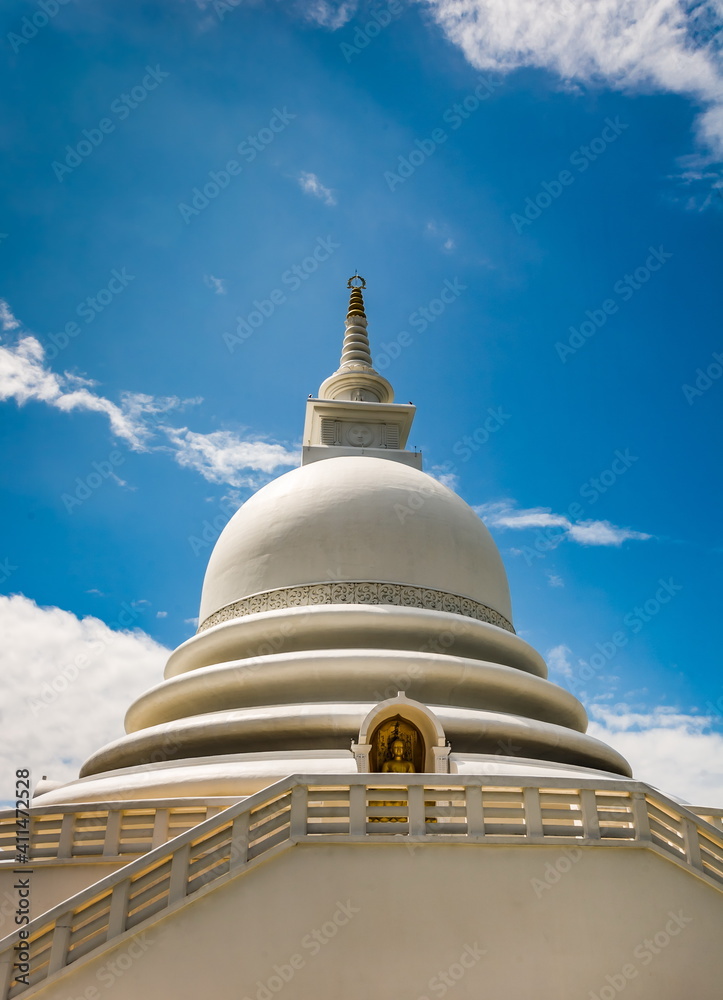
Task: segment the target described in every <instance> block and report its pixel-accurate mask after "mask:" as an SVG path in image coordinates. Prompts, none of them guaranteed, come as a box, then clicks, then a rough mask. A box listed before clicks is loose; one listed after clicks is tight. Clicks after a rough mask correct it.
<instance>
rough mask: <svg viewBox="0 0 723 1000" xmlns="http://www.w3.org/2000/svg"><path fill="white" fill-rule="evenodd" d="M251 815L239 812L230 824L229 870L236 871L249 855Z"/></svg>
mask: <svg viewBox="0 0 723 1000" xmlns="http://www.w3.org/2000/svg"><path fill="white" fill-rule="evenodd" d="M250 824H251V816H250V814H249V813H247V812H245V813H241V815H240V816H237V817H236V819H235V820H234V821H233V824H232V826H231V848H230V854H229V871H231V872H233V871H236V869H237V868H241V867H243V865H245V864H246V862H247V861H248V857H249V826H250Z"/></svg>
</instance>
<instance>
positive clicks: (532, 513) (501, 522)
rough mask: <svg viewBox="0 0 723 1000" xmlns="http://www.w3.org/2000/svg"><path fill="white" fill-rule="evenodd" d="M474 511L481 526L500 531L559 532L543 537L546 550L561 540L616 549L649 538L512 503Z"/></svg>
mask: <svg viewBox="0 0 723 1000" xmlns="http://www.w3.org/2000/svg"><path fill="white" fill-rule="evenodd" d="M474 509H475V510H476V512H477V513H478V514H479V516H480V517H481V518H482V520H483V521H484V522H485V524H487V525H488V526H489V527H492V528H500V529H501V530H503V531H504V530H516V531H520V530H524V529H530V528H559V529H560V531H559V534H548V535H546V542H547V543H549V546H550V547H553V546H554V545H555V543H556V542H561V541H562V540H563V539H565V538H566V539H568V540H569V541H572V542H577V543H578V544H579V545H614V546H620V545H622V543H623V542H625V541H628V540H629V539H634V540H637V541H646V540H647V539H650V538H652V537H653V536H652V535H647V534H645V533H644V532H642V531H633V529H632V528H619V527H618V526H617V525H615V524H611V523H610V521H592V520H591V521H571V520H570V518H569V517H566V516H565V515H564V514H554V513H553V512H552V511H551V510H550V508H549V507H529V508H527V509H520V508H518V507H517V506H516V505H515V501H514V500H495V501H492V502H491V503H485V504H482V505H481V506H478V507H475V508H474Z"/></svg>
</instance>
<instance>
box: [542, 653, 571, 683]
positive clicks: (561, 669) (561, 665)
mask: <svg viewBox="0 0 723 1000" xmlns="http://www.w3.org/2000/svg"><path fill="white" fill-rule="evenodd" d="M571 653H572V650H571V649H570V647H569V646H564V645H560V646H553V648H552V649H548V651H547V655H546V657H545V659H546V660H547V663H548V666H549V667H550V672H551V673H553V674H560V676H562V677H572V674H573V670H572V663H570V654H571Z"/></svg>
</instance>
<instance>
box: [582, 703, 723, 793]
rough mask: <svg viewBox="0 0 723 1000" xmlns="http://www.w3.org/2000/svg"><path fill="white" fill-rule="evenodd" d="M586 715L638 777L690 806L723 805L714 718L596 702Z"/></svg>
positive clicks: (722, 749) (720, 744)
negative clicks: (642, 709) (640, 709)
mask: <svg viewBox="0 0 723 1000" xmlns="http://www.w3.org/2000/svg"><path fill="white" fill-rule="evenodd" d="M590 715H591V716H592V721H591V723H590V727H589V730H588V731H589V733H590V735H591V736H595V737H597V739H600V740H603V741H604V742H605V743H608V744H610V745H611V746H613V747H615V749H616V750H618V751H619V752H620V753H621V754H622V755H623V756H624V757H625V758H626V759H627V760H628V761H629V762H630V764H631V765H632V768H633V774H634V776H635V777H636V778H639V779H640V780H641V781H646V782H648V783H649V784H651V785H654V786H655V787H656V788H659V789H660V790H661V791H662V792H665V793H666V794H668V795H673V796H674V797H676V798H678V799H682V800H684V801H685V802H689V803H690V804H691V805H694V806H723V733H720V732H717V731H715V730H714V729H713V728H712V726H711V723H712V722H713V721H714V720H712V719H710V718H709V717H707V716H701V715H692V714H686V713H684V712H681V711H679V710H678V709H676V708H671V707H670V706H657V707H655V708H653V709H651V710H649V711H645V712H635V711H632V710H631V709H630V708H628V706H626V705H618V706H614V707H609V706H604V705H600V704H597V705H593V706H592V707H591V709H590Z"/></svg>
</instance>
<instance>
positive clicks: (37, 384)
mask: <svg viewBox="0 0 723 1000" xmlns="http://www.w3.org/2000/svg"><path fill="white" fill-rule="evenodd" d="M0 304H1V305H0V309H4V313H0V315H5V317H6V319H5V322H6V323H8V324H12V325H10V326H8V327H7V329H10V330H16V329H18V328H20V327H21V324H20V323H19V321H18V320H16V319H15V317H14V316H13V315H12V312H11V311H10V309H9V307H8V305H7V303H6V302H3V301H2V300H0ZM94 385H95V383H94V382H92V381H90V380H89V379H86V378H83V377H80V376H78V375H74V374H71V373H69V372H63V373H59V372H54V371H53V370H52V369H51V368H50V367H49V366H48V364H47V363H46V359H45V349H44V347H43V345H42V344H41V343H40V341H39V340H38V339H37V337H35V336H33V335H32V334H31V333H27V332H21V333H20V334H19V335H18V336H17V339H16V342H15V343H0V400H3V401H6V400H14V401H15V402H16V403H17V404H18V405H19V406H23V405H24V404H26V403H29V402H31V401H34V402H39V403H45V404H46V405H48V406H51V407H53V408H54V409H57V410H61V411H63V412H65V413H69V412H72V411H85V412H89V413H99V414H102V415H103V416H104V417H105V418H106V419H107V421H108V423H109V425H110V429H111V431H112V433H113V435H114V436H115V437H116V438H119V439H120V440H122V441H124V442H125V443H126V445H127V446H128V447H129V448H131V449H132V450H133V451H141V452H143V451H145V452H150V451H159V452H170V453H171V454H172V455H173V457H174V459H175V460H176V462H178V464H179V465H181V466H183V467H184V468H189V469H194V470H195V471H196V472H199V473H200V474H201V475H202V476H203V477H204V478H205V479H207V480H208V481H209V482H212V483H228V484H229V485H230V486H236V487H238V486H253V487H257V486H259V485H261V481H260V479H259V477H258V476H254V475H249V474H246V473H245V470H248V471H249V472H250V473H257V472H264V473H268V474H270V473H273V472H274V471H276V470H277V469H279V468H282V467H285V466H292V465H295V464H296V463H297V461H298V455H297V453H296V452H295V451H290V450H288V449H287V448H285V447H284V446H283V445H280V444H272V443H269V442H267V441H265V440H262V439H258V438H257V439H253V438H251V439H244V438H242V437H240V436H239V435H238V434H236V433H235V432H234V431H212V432H211V433H208V434H202V433H199V432H196V431H192V430H189V429H188V428H187V427H176V426H173V425H172V424H171V423H170V422H169V421H170V418H171V414H172V413H174V412H176V413H177V412H179V411H181V410H183V409H184V408H185V407H186V406H188V405H195V404H197V403H200V402H201V400H200V399H186V400H181V399H179V398H178V397H175V396H172V397H160V398H157V397H154V396H151V395H148V394H146V393H139V392H121V393H120V402H119V403H115V402H113V401H112V400H110V399H107V398H106V397H105V396H101V395H99V394H98V393H97V392H94V391H93V387H94Z"/></svg>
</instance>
